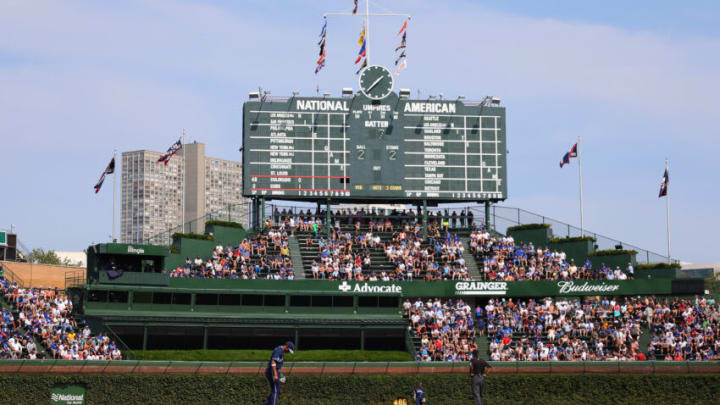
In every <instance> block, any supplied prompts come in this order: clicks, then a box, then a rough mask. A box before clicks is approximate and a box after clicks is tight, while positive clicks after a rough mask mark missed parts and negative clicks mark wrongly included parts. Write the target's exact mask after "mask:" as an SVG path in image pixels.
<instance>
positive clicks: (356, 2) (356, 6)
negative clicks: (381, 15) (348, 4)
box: [353, 0, 358, 14]
mask: <svg viewBox="0 0 720 405" xmlns="http://www.w3.org/2000/svg"><path fill="white" fill-rule="evenodd" d="M357 8H358V0H355V8H354V9H353V14H357Z"/></svg>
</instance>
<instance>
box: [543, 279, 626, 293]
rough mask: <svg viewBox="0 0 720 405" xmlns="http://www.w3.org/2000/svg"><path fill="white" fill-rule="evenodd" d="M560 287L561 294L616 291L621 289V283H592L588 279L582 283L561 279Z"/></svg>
mask: <svg viewBox="0 0 720 405" xmlns="http://www.w3.org/2000/svg"><path fill="white" fill-rule="evenodd" d="M557 285H558V287H560V291H559V292H560V294H572V293H608V292H615V291H617V290H619V289H620V284H608V283H600V284H590V283H588V282H587V281H586V282H584V283H582V284H580V283H577V284H575V282H574V281H559V282H558V283H557Z"/></svg>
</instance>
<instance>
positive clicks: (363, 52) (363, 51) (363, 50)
mask: <svg viewBox="0 0 720 405" xmlns="http://www.w3.org/2000/svg"><path fill="white" fill-rule="evenodd" d="M357 44H358V45H359V46H360V51H359V52H358V57H357V59H355V64H356V65H357V64H358V63H360V61H361V60H363V58H365V60H364V61H363V63H362V64H361V65H360V69H358V70H357V72H355V74H356V75H357V74H359V73H360V71H361V70H363V69H365V67H366V66H367V38H365V24H364V23H363V27H362V31H360V37H359V38H358V40H357Z"/></svg>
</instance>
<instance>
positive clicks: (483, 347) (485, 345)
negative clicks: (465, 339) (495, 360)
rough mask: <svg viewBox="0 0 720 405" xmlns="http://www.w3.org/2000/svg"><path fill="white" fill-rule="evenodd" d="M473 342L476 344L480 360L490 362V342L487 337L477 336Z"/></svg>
mask: <svg viewBox="0 0 720 405" xmlns="http://www.w3.org/2000/svg"><path fill="white" fill-rule="evenodd" d="M475 341H476V342H477V346H478V352H480V358H481V359H483V360H485V361H490V340H489V339H488V337H487V335H485V334H484V335H482V336H478V337H476V338H475Z"/></svg>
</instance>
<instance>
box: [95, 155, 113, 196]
mask: <svg viewBox="0 0 720 405" xmlns="http://www.w3.org/2000/svg"><path fill="white" fill-rule="evenodd" d="M113 173H115V157H114V156H113V158H112V159H111V160H110V163H108V165H107V167H106V168H105V171H104V172H103V173H102V174H101V175H100V180H98V182H97V184H95V194H97V193H98V192H99V191H100V188H101V187H102V185H103V182H104V181H105V176H106V175H108V174H113Z"/></svg>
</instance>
